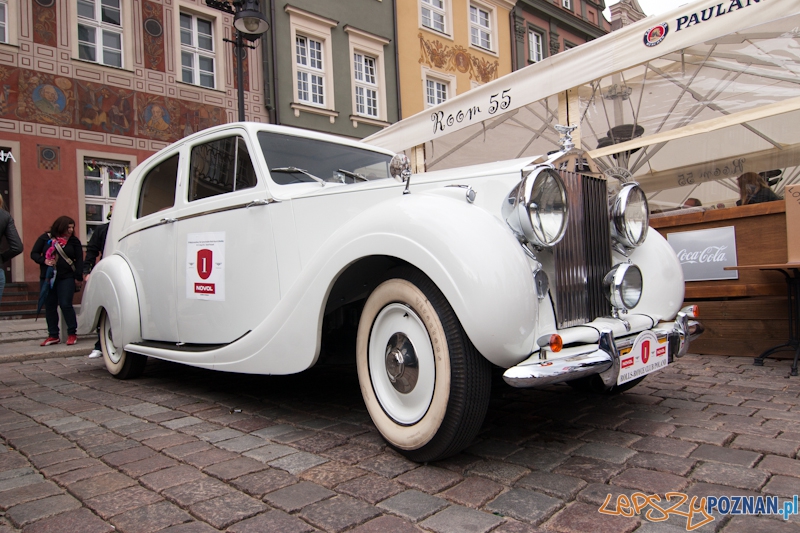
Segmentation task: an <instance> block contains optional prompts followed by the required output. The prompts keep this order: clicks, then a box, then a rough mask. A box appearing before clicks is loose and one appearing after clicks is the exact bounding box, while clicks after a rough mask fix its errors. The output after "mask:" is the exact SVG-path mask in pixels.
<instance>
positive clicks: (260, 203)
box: [245, 199, 274, 209]
mask: <svg viewBox="0 0 800 533" xmlns="http://www.w3.org/2000/svg"><path fill="white" fill-rule="evenodd" d="M273 201H274V200H266V199H264V200H253V201H252V202H250V203H249V204H247V205H246V206H245V207H246V208H248V209H250V208H251V207H255V206H257V205H268V204H271V203H272V202H273Z"/></svg>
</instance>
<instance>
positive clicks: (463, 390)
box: [356, 268, 491, 462]
mask: <svg viewBox="0 0 800 533" xmlns="http://www.w3.org/2000/svg"><path fill="white" fill-rule="evenodd" d="M356 354H357V368H358V379H359V383H360V386H361V393H362V395H363V397H364V402H365V403H366V406H367V410H368V411H369V414H370V416H371V417H372V420H373V422H374V423H375V426H376V427H377V428H378V431H380V433H381V434H382V435H383V437H384V438H385V439H386V440H387V441H388V442H389V444H390V445H392V446H393V447H394V448H396V449H397V450H399V451H400V452H401V453H403V454H404V455H406V456H407V457H408V458H410V459H412V460H415V461H419V462H425V461H434V460H437V459H443V458H445V457H448V456H450V455H453V454H455V453H458V452H459V451H461V450H462V449H463V448H465V447H466V446H467V445H469V443H470V442H471V441H472V439H473V438H474V437H475V435H476V434H477V432H478V430H479V429H480V427H481V424H482V423H483V418H484V416H485V415H486V409H487V407H488V403H489V393H490V389H491V371H490V364H489V362H488V361H486V360H485V359H484V358H483V356H481V355H480V354H479V353H478V352H477V350H476V349H475V347H474V346H473V345H472V343H471V342H470V341H469V339H468V338H467V335H466V333H465V332H464V330H463V328H462V327H461V324H460V323H459V321H458V318H457V317H456V316H455V313H454V312H453V310H452V308H451V307H450V305H449V304H448V303H447V300H446V299H445V298H444V296H443V295H442V293H441V291H439V289H438V288H437V287H436V286H435V285H434V284H433V282H432V281H431V280H430V279H428V278H427V276H425V275H424V274H423V273H422V272H420V271H418V270H416V269H412V268H405V269H401V270H398V271H396V272H395V273H393V276H392V278H391V279H388V280H387V281H385V282H383V283H382V284H380V285H379V286H378V287H377V288H376V289H375V290H374V291H373V292H372V294H370V296H369V298H368V299H367V302H366V304H365V306H364V310H363V312H362V314H361V319H360V322H359V325H358V334H357V340H356Z"/></svg>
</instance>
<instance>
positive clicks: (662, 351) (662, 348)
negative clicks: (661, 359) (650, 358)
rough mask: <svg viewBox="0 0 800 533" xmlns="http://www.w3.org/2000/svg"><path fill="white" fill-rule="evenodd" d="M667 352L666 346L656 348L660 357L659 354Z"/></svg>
mask: <svg viewBox="0 0 800 533" xmlns="http://www.w3.org/2000/svg"><path fill="white" fill-rule="evenodd" d="M665 353H667V347H666V346H659V347H658V348H656V357H658V356H659V355H664V354H665Z"/></svg>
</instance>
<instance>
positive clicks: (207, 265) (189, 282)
mask: <svg viewBox="0 0 800 533" xmlns="http://www.w3.org/2000/svg"><path fill="white" fill-rule="evenodd" d="M247 139H248V138H247V136H246V134H245V132H244V130H225V131H224V132H220V133H218V134H216V135H215V136H214V137H206V138H203V139H202V140H198V141H197V142H196V143H194V144H193V145H192V146H191V148H190V150H189V166H188V177H187V179H186V183H185V184H184V186H183V187H182V189H181V199H180V203H181V207H180V208H179V209H178V212H177V219H178V222H177V224H176V236H177V239H176V243H177V246H176V249H175V253H176V258H177V269H176V278H177V294H176V297H177V298H176V307H177V321H178V337H179V339H180V342H182V343H186V344H226V343H230V342H233V341H234V340H236V339H238V338H239V337H241V336H243V335H245V334H246V333H248V332H249V331H251V330H252V329H253V328H255V327H256V326H257V325H258V324H259V323H261V322H262V321H263V320H264V318H265V317H266V316H267V315H268V314H269V312H270V311H271V310H272V309H273V308H274V307H275V305H277V302H278V299H279V297H280V287H279V285H278V272H277V264H276V257H275V243H274V239H273V231H272V225H271V223H270V213H269V210H270V205H269V200H268V198H269V196H268V193H267V187H266V184H265V180H264V177H263V176H261V175H259V173H258V172H256V166H254V163H253V160H252V158H251V155H250V154H251V153H254V152H253V150H252V149H251V146H250V145H249V144H248V140H247Z"/></svg>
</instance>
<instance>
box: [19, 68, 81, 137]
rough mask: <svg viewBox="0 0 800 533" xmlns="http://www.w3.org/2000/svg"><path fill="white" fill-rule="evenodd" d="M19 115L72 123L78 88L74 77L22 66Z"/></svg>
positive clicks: (50, 122) (66, 124)
mask: <svg viewBox="0 0 800 533" xmlns="http://www.w3.org/2000/svg"><path fill="white" fill-rule="evenodd" d="M18 87H19V93H20V95H19V100H18V101H17V110H16V115H17V116H18V117H19V118H21V119H23V120H26V121H29V122H39V123H41V124H53V125H58V126H70V125H72V116H73V110H74V102H75V91H74V89H73V85H72V80H70V79H69V78H62V77H60V76H52V75H49V74H42V73H39V72H31V71H29V70H23V71H22V72H21V75H20V77H19V85H18Z"/></svg>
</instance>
